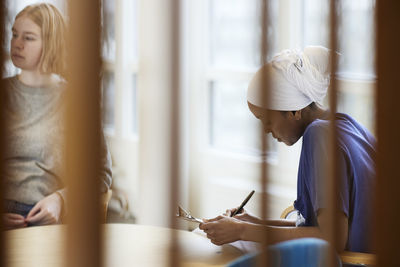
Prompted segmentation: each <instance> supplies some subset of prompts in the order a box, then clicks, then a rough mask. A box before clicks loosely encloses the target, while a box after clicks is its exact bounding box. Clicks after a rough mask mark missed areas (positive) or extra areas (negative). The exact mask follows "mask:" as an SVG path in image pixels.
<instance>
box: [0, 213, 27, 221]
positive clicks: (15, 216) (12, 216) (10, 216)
mask: <svg viewBox="0 0 400 267" xmlns="http://www.w3.org/2000/svg"><path fill="white" fill-rule="evenodd" d="M3 218H6V219H9V220H24V219H25V218H24V216H22V215H19V214H16V213H5V214H4V215H3Z"/></svg>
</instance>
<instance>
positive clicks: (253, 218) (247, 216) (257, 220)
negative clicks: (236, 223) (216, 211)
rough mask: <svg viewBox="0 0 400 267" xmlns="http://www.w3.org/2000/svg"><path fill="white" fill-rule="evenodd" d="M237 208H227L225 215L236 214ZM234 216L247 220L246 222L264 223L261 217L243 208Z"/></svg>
mask: <svg viewBox="0 0 400 267" xmlns="http://www.w3.org/2000/svg"><path fill="white" fill-rule="evenodd" d="M237 209H238V208H233V209H228V210H226V212H225V213H224V214H223V215H225V216H228V217H230V216H231V215H232V214H234V213H235V212H236V210H237ZM233 218H236V219H238V220H241V221H245V222H251V223H258V224H261V223H262V220H261V219H260V218H258V217H257V216H255V215H253V214H251V213H249V212H248V211H247V210H245V209H242V210H241V211H240V213H238V214H236V215H235V216H233Z"/></svg>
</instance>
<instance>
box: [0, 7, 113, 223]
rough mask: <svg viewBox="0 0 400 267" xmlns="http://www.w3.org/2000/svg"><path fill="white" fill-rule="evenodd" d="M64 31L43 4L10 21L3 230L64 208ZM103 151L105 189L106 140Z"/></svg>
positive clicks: (51, 218) (56, 217) (43, 219)
mask: <svg viewBox="0 0 400 267" xmlns="http://www.w3.org/2000/svg"><path fill="white" fill-rule="evenodd" d="M65 31H66V23H65V20H64V18H63V15H62V14H61V13H60V11H59V10H57V8H55V7H54V6H53V5H51V4H45V3H40V4H35V5H30V6H27V7H25V8H24V9H23V10H22V11H21V12H19V13H18V15H17V16H16V18H15V22H14V25H13V26H12V39H11V53H10V54H11V60H12V62H13V64H14V65H15V67H17V68H19V69H20V70H21V72H20V74H19V75H16V76H14V77H9V78H6V79H5V81H4V83H5V90H4V91H3V92H1V93H3V94H4V97H3V99H4V101H5V103H2V106H3V107H4V112H3V114H4V115H5V118H4V119H5V120H6V121H7V124H8V127H7V129H8V130H7V133H6V141H7V145H8V150H7V151H6V154H5V158H4V159H2V160H3V161H4V163H5V168H4V169H5V173H3V174H1V176H2V179H3V180H4V184H5V192H4V194H5V199H4V200H3V202H4V212H5V213H4V214H3V223H4V225H5V227H6V228H8V229H12V228H21V227H26V226H29V225H47V224H54V223H60V222H61V218H62V216H63V215H64V214H65V213H66V212H67V210H66V207H65V205H64V203H65V201H66V189H65V188H64V181H63V179H62V177H61V172H62V168H63V156H62V154H63V146H62V143H63V104H62V103H63V97H64V90H65V87H66V82H65V80H64V79H63V74H64V72H65V57H66V55H65V54H66V52H65V47H64V45H65V34H66V32H65ZM104 144H105V143H104ZM102 150H103V159H102V162H103V166H102V170H101V173H100V178H101V179H102V181H103V183H102V186H103V187H102V191H103V192H105V191H106V190H107V188H109V187H110V185H111V161H110V155H109V153H108V151H107V148H106V146H105V145H104V147H103V149H102Z"/></svg>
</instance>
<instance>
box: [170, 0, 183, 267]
mask: <svg viewBox="0 0 400 267" xmlns="http://www.w3.org/2000/svg"><path fill="white" fill-rule="evenodd" d="M180 10H181V3H180V0H171V9H170V12H171V14H170V23H171V25H170V27H171V38H170V39H169V40H170V43H171V44H170V49H171V62H170V65H171V67H170V69H171V73H170V75H171V84H170V91H171V106H170V107H171V117H170V118H171V128H170V132H171V133H170V135H171V136H170V138H171V142H170V164H171V166H170V190H169V191H170V203H169V204H170V205H169V210H170V212H169V214H170V215H169V216H170V227H171V228H172V229H176V228H177V220H176V216H175V213H176V209H177V204H178V203H179V195H180V169H181V164H180V158H181V153H180V150H181V146H180V142H181V138H180V136H181V134H180V130H181V128H180V121H181V120H180V116H181V114H180V105H181V101H180V99H181V94H180V16H181V14H180ZM169 257H170V266H171V267H177V266H180V259H179V242H178V236H177V232H175V231H172V232H171V241H170V256H169Z"/></svg>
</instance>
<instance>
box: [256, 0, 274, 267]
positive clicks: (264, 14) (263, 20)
mask: <svg viewBox="0 0 400 267" xmlns="http://www.w3.org/2000/svg"><path fill="white" fill-rule="evenodd" d="M260 4H261V14H260V24H261V42H260V46H261V47H260V52H261V53H260V56H261V58H260V63H261V66H264V65H265V64H267V63H268V62H267V56H268V43H269V42H270V40H268V26H269V13H268V12H269V5H268V4H269V1H267V0H262V1H261V3H260ZM271 43H272V42H271ZM268 76H269V72H268V71H263V72H262V81H261V87H262V88H265V90H262V91H261V97H262V101H263V103H264V104H267V103H268V101H270V100H269V90H270V84H269V77H268ZM264 106H267V105H264ZM267 116H268V115H267ZM260 138H261V140H262V142H261V153H262V154H261V180H260V181H261V198H260V199H261V200H260V201H261V205H260V207H261V218H262V219H263V220H266V219H267V216H268V202H269V201H268V163H267V157H268V154H267V152H268V142H267V136H266V134H265V132H264V127H262V128H261V129H260ZM267 247H268V235H267V231H265V233H264V237H263V241H262V248H263V250H262V256H261V258H260V261H259V262H258V263H257V265H258V266H268V253H267Z"/></svg>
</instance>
